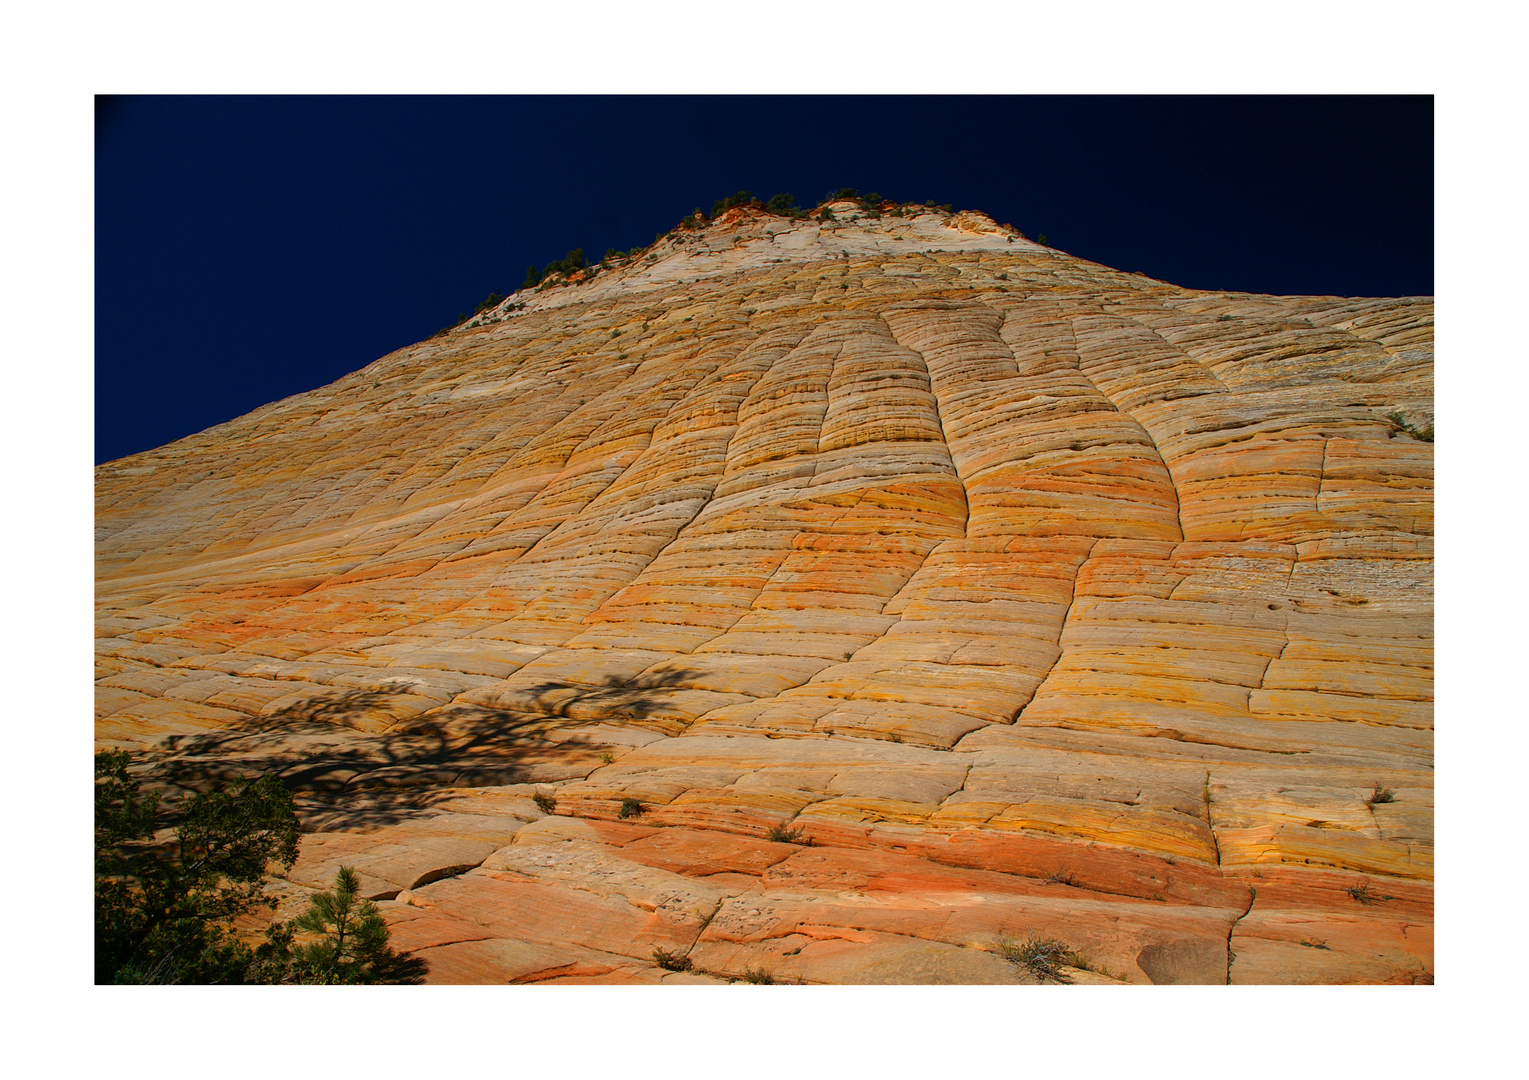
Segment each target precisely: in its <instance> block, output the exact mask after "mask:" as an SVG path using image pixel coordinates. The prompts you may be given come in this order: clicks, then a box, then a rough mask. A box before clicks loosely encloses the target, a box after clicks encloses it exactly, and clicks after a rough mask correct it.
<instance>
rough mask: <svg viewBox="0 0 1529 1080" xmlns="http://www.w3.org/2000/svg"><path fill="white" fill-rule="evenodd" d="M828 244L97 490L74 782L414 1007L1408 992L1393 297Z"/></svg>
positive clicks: (579, 316) (1416, 735)
mask: <svg viewBox="0 0 1529 1080" xmlns="http://www.w3.org/2000/svg"><path fill="white" fill-rule="evenodd" d="M832 209H833V210H834V212H835V220H832V221H823V222H819V221H815V220H807V221H792V220H789V219H784V218H777V217H770V216H768V215H765V214H762V213H760V212H758V211H755V210H751V209H747V208H742V209H735V210H732V211H729V212H728V213H727V214H726V215H724V216H723V217H722V218H720V219H719V220H717V221H715V222H712V223H710V224H708V225H706V226H704V227H702V228H696V229H680V230H677V231H676V232H674V233H672V234H670V236H668V237H667V238H666V239H664V240H663V241H662V242H660V243H659V244H657V245H655V247H654V248H653V249H651V250H650V251H649V252H648V253H646V254H643V255H638V256H636V257H634V258H633V259H631V260H628V261H626V262H624V263H622V264H619V265H614V266H610V267H605V268H595V269H593V270H590V271H587V272H585V273H583V274H581V275H579V280H577V281H573V282H567V283H555V284H553V285H552V286H550V287H547V288H543V289H541V290H539V291H528V292H525V293H521V294H517V295H516V296H514V297H511V298H510V300H509V301H507V302H506V303H505V304H503V305H501V306H500V307H499V308H497V309H493V310H490V311H488V312H485V313H484V314H482V315H481V316H479V317H477V318H475V319H474V320H473V321H472V324H470V325H469V326H467V327H464V328H461V329H458V330H456V331H453V332H451V333H449V334H445V335H440V336H437V337H436V338H432V339H431V340H429V341H426V342H422V343H420V344H418V345H414V346H411V347H409V348H406V349H402V350H399V351H398V352H396V353H393V354H391V355H389V356H387V357H384V358H383V359H381V360H379V361H377V362H376V363H375V364H373V365H371V366H370V367H368V368H366V369H364V370H362V371H360V372H357V373H355V374H353V375H350V376H347V377H346V378H344V379H342V380H340V381H339V382H336V383H334V384H332V385H330V386H327V387H324V388H322V389H319V390H316V391H313V392H311V393H308V394H303V395H299V396H297V397H293V398H289V399H287V400H285V401H281V402H278V403H276V404H273V405H269V406H266V407H265V408H262V409H260V410H257V411H256V412H254V413H251V414H250V415H248V416H246V417H243V418H240V419H239V420H236V421H233V422H231V423H228V424H225V425H222V426H220V427H217V428H213V429H210V430H209V431H207V432H204V433H202V434H200V435H197V436H194V437H192V438H189V439H185V440H182V441H180V442H178V443H174V444H171V445H170V446H167V447H163V448H161V449H159V450H155V451H151V452H148V453H144V454H139V455H135V456H133V457H130V458H125V459H122V460H120V461H116V462H112V463H110V464H107V465H104V466H101V467H100V468H99V469H98V470H97V483H96V493H97V504H96V506H97V510H96V515H97V516H96V523H97V553H98V554H97V573H98V580H97V682H96V688H97V692H96V700H97V721H96V739H97V744H98V745H99V746H102V747H106V746H123V747H128V748H132V749H135V750H138V751H141V753H142V760H143V763H144V764H143V767H144V768H145V769H146V770H148V769H152V772H153V774H154V775H156V776H158V777H161V778H163V779H164V780H165V781H167V782H169V783H173V784H179V785H184V786H187V787H197V786H203V785H206V784H208V783H210V782H213V781H214V780H216V779H217V778H219V777H224V776H230V775H237V774H241V773H248V772H251V771H257V770H265V769H277V770H280V771H281V773H282V775H283V776H284V777H285V778H286V779H287V780H288V782H289V784H291V785H292V786H293V788H294V789H295V790H297V791H298V793H299V795H300V798H301V800H302V804H303V808H304V815H305V829H306V830H307V835H306V836H305V839H304V843H303V853H302V857H301V859H300V861H299V863H298V864H297V866H295V867H294V868H293V871H292V873H291V875H290V881H289V882H287V883H285V885H284V889H285V891H286V893H287V895H288V898H289V903H290V904H298V903H299V902H300V900H301V897H302V895H304V893H305V891H306V890H308V889H311V888H314V887H319V886H323V885H327V884H328V882H329V881H330V880H331V879H332V877H333V874H334V871H335V869H336V868H337V867H339V866H340V865H342V864H343V865H355V866H356V867H357V868H358V869H359V870H360V872H361V873H362V875H363V879H364V881H365V882H366V884H367V886H368V889H369V891H370V893H371V895H373V896H375V897H378V898H379V899H381V900H382V901H383V902H382V907H383V908H384V910H385V911H386V913H387V915H388V918H389V921H390V923H391V925H392V928H393V937H394V941H395V942H396V943H397V944H398V945H399V946H401V947H402V948H405V949H408V950H411V951H413V952H415V953H416V954H417V955H419V956H421V957H423V958H425V959H426V960H427V961H428V962H429V964H430V969H431V976H430V978H431V980H432V981H440V982H505V981H519V982H656V981H660V980H661V981H665V982H695V981H713V980H732V979H741V978H745V977H752V978H762V977H764V975H767V976H768V977H770V978H773V979H775V980H777V981H786V980H790V981H804V982H964V983H980V982H1012V981H1034V980H1035V979H1036V978H1037V977H1038V976H1037V974H1036V972H1035V971H1034V970H1032V969H1031V968H1027V967H1026V966H1024V965H1023V964H1016V963H1014V962H1011V960H1009V959H1007V958H1006V956H1005V951H1004V950H1005V947H1006V946H1007V947H1009V948H1010V950H1011V951H1012V948H1013V947H1014V946H1016V945H1019V944H1023V943H1024V942H1025V941H1027V940H1030V939H1036V940H1056V941H1059V942H1062V943H1064V944H1065V945H1066V946H1067V948H1068V949H1070V950H1071V951H1072V953H1073V955H1071V956H1070V957H1069V963H1068V964H1067V965H1065V966H1064V967H1063V969H1062V971H1063V974H1064V977H1068V978H1072V979H1074V980H1075V981H1078V982H1084V981H1106V982H1137V983H1144V982H1159V983H1161V982H1200V983H1204V982H1226V981H1230V982H1260V983H1267V982H1404V983H1410V982H1427V981H1431V980H1432V971H1433V945H1432V925H1433V917H1432V913H1433V901H1432V895H1433V891H1432V867H1433V861H1432V852H1433V844H1432V836H1433V799H1432V792H1433V780H1432V757H1433V755H1432V746H1433V730H1432V696H1433V694H1432V689H1433V682H1432V612H1433V587H1432V586H1433V560H1432V552H1433V546H1432V462H1433V447H1432V443H1431V438H1432V429H1431V425H1432V408H1433V406H1432V392H1433V385H1432V343H1433V331H1432V324H1433V307H1432V302H1431V301H1430V300H1428V299H1416V298H1415V299H1399V300H1397V299H1360V300H1345V299H1337V298H1317V297H1270V296H1253V295H1246V294H1227V293H1207V292H1196V291H1192V290H1186V289H1180V288H1177V287H1174V286H1171V285H1167V284H1164V283H1162V282H1158V281H1154V280H1151V279H1149V278H1146V277H1144V276H1141V275H1137V274H1128V273H1122V272H1119V271H1116V270H1111V269H1109V268H1106V267H1102V266H1099V265H1096V264H1093V263H1089V262H1087V261H1085V260H1081V259H1077V258H1074V257H1072V256H1069V255H1066V254H1064V253H1062V252H1058V251H1053V250H1051V249H1048V248H1044V247H1041V246H1040V245H1038V244H1035V243H1032V242H1030V241H1028V240H1026V239H1025V238H1023V237H1022V236H1020V235H1018V234H1017V233H1015V232H1014V231H1013V230H1011V229H1009V228H1007V227H1005V226H1000V225H997V224H995V223H993V222H992V221H990V220H988V219H986V218H984V217H982V216H981V215H978V214H970V213H968V214H960V215H950V214H946V213H943V212H940V211H936V210H927V209H919V210H916V211H909V212H908V213H907V214H906V215H894V214H893V213H891V212H890V209H891V208H884V212H883V213H882V215H881V216H879V217H874V216H870V215H868V214H867V213H866V211H865V210H864V209H863V208H860V207H857V206H856V205H855V204H852V203H847V202H845V203H838V204H835V205H834V206H833V207H832ZM666 965H667V966H666ZM1085 969H1086V970H1085ZM761 973H764V975H761Z"/></svg>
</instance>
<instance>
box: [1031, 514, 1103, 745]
mask: <svg viewBox="0 0 1529 1080" xmlns="http://www.w3.org/2000/svg"><path fill="white" fill-rule="evenodd" d="M1098 546H1099V542H1098V541H1097V540H1095V541H1093V542H1092V543H1090V544H1089V546H1088V551H1087V552H1086V553H1085V554H1084V556H1083V558H1082V559H1080V560H1079V561H1078V565H1077V567H1076V568H1075V569H1074V570H1073V575H1072V595H1071V597H1070V598H1069V599H1068V601H1067V610H1066V611H1064V612H1062V623H1061V625H1060V626H1059V627H1058V629H1057V636H1056V644H1057V653H1056V659H1054V660H1053V661H1052V662H1051V665H1050V666H1049V667H1048V668H1047V669H1046V673H1045V674H1044V675H1043V676H1041V681H1040V685H1038V686H1037V687H1036V688H1035V690H1034V691H1033V692H1032V693H1031V694H1030V700H1029V701H1026V702H1025V703H1024V704H1023V705H1021V706H1020V707H1019V708H1018V709H1016V710H1015V712H1014V715H1013V717H1012V718H1011V720H1010V723H1018V722H1019V721H1020V720H1021V719H1023V718H1024V715H1025V710H1026V709H1028V708H1029V707H1030V706H1031V705H1032V704H1033V703H1034V702H1035V699H1036V698H1038V697H1040V696H1041V691H1042V690H1044V689H1045V688H1046V683H1047V681H1048V680H1049V679H1050V678H1051V674H1052V672H1054V671H1056V669H1057V665H1058V664H1060V663H1061V662H1062V657H1063V655H1064V653H1063V649H1062V638H1063V637H1065V636H1066V634H1067V623H1068V620H1070V619H1071V618H1072V609H1073V605H1074V604H1076V603H1077V601H1078V579H1079V578H1081V577H1082V576H1083V568H1084V567H1085V566H1087V565H1088V560H1089V559H1090V558H1091V557H1092V556H1093V551H1094V548H1096V547H1098Z"/></svg>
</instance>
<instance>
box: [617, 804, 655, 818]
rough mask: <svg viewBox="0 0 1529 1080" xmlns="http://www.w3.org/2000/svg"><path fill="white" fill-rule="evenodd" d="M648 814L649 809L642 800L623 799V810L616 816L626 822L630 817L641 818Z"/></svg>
mask: <svg viewBox="0 0 1529 1080" xmlns="http://www.w3.org/2000/svg"><path fill="white" fill-rule="evenodd" d="M647 812H648V808H647V807H646V806H644V805H642V802H641V801H640V800H638V799H622V800H621V809H620V810H619V811H617V813H616V816H617V817H618V818H621V819H622V820H623V821H624V820H626V819H627V818H629V817H641V816H642V815H643V814H646V813H647Z"/></svg>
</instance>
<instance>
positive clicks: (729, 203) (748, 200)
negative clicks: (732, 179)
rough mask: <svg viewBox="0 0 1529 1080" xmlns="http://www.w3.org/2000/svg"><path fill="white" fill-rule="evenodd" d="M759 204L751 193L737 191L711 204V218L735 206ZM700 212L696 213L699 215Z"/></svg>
mask: <svg viewBox="0 0 1529 1080" xmlns="http://www.w3.org/2000/svg"><path fill="white" fill-rule="evenodd" d="M758 202H759V200H758V199H756V198H754V193H753V192H752V191H739V192H736V193H734V194H732V195H729V196H728V197H727V198H725V199H718V200H717V201H716V202H714V203H712V204H711V216H712V217H721V216H722V215H723V214H725V213H726V212H727V211H729V210H731V209H732V208H733V207H735V206H752V205H755V204H757V203H758ZM699 212H700V211H697V213H699Z"/></svg>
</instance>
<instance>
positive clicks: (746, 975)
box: [743, 968, 775, 986]
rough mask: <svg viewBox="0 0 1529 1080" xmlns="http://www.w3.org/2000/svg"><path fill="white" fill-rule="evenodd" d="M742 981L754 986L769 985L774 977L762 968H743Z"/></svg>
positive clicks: (773, 980)
mask: <svg viewBox="0 0 1529 1080" xmlns="http://www.w3.org/2000/svg"><path fill="white" fill-rule="evenodd" d="M743 981H744V982H746V983H753V984H755V985H756V986H769V985H771V984H773V983H774V982H775V977H774V976H773V975H771V974H770V973H769V972H768V971H766V970H765V969H764V968H744V969H743Z"/></svg>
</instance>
